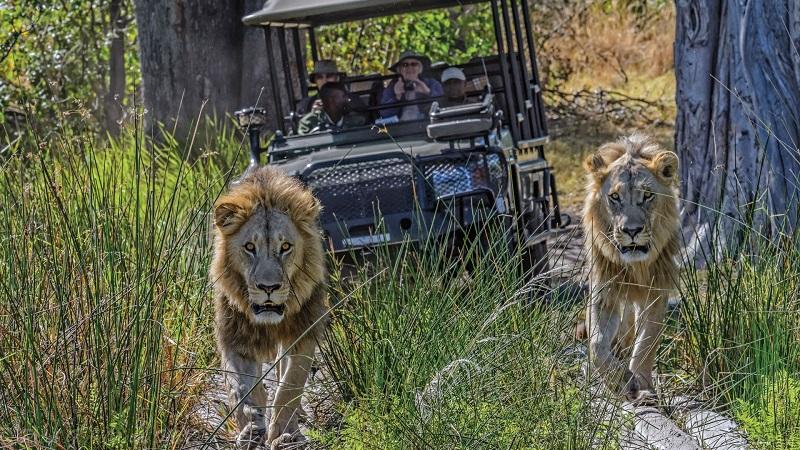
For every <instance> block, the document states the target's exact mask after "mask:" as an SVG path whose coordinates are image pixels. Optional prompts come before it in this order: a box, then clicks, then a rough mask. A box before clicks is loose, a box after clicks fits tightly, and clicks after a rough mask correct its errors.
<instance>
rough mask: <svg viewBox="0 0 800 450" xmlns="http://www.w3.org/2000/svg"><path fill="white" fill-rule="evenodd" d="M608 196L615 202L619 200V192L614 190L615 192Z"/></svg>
mask: <svg viewBox="0 0 800 450" xmlns="http://www.w3.org/2000/svg"><path fill="white" fill-rule="evenodd" d="M608 197H609V198H610V199H611V200H614V201H615V202H618V201H619V194H617V193H616V192H614V193H613V194H611V195H609V196H608Z"/></svg>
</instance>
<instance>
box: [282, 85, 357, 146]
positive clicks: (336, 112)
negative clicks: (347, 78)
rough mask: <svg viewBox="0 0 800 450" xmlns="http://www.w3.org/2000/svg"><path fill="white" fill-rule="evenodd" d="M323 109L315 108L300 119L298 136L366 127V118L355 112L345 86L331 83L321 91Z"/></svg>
mask: <svg viewBox="0 0 800 450" xmlns="http://www.w3.org/2000/svg"><path fill="white" fill-rule="evenodd" d="M319 97H320V101H321V102H322V107H321V108H315V109H313V110H312V111H311V112H310V113H308V114H306V115H305V116H303V118H302V119H300V124H299V125H298V129H297V132H298V134H309V133H315V132H317V131H325V130H341V129H346V128H351V127H357V126H360V125H364V123H365V122H366V120H365V119H364V116H363V115H361V114H359V113H357V112H354V111H353V108H352V100H351V98H350V96H349V95H348V93H347V89H345V87H344V84H342V83H340V82H338V81H329V82H327V83H325V85H324V86H323V87H322V89H320V90H319Z"/></svg>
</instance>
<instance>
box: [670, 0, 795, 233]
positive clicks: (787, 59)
mask: <svg viewBox="0 0 800 450" xmlns="http://www.w3.org/2000/svg"><path fill="white" fill-rule="evenodd" d="M676 4H677V28H676V36H675V76H676V79H677V93H676V101H677V105H678V117H677V120H676V130H675V148H676V151H677V152H678V155H679V157H680V159H681V176H682V179H683V183H682V186H681V197H682V206H683V221H684V225H685V229H686V230H693V231H696V230H698V229H700V228H701V227H704V226H707V228H706V229H707V230H709V231H710V232H711V233H709V234H708V235H707V236H708V237H711V238H712V239H713V240H714V242H715V243H716V244H720V243H723V244H725V245H726V246H728V247H730V246H734V247H735V246H736V245H738V243H740V241H741V239H742V236H743V234H745V233H746V232H747V231H748V230H754V231H756V232H758V233H760V234H763V235H765V236H773V237H774V236H776V235H777V234H778V233H783V232H790V231H792V230H795V229H796V227H797V226H798V218H799V217H798V198H799V197H800V152H799V151H798V145H799V144H800V2H797V1H795V0H774V1H771V0H769V1H768V0H741V1H739V0H728V1H719V0H677V1H676ZM721 219H724V220H721Z"/></svg>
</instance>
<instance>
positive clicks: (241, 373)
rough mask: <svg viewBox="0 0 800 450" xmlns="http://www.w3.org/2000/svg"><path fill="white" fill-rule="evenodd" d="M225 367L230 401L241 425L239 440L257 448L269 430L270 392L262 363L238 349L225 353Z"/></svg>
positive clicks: (241, 444) (237, 440)
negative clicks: (245, 355)
mask: <svg viewBox="0 0 800 450" xmlns="http://www.w3.org/2000/svg"><path fill="white" fill-rule="evenodd" d="M223 369H224V370H225V371H226V373H225V379H226V383H227V385H228V401H229V405H230V407H231V408H233V409H234V417H235V418H236V424H237V425H238V428H239V436H238V437H237V439H236V444H237V446H239V447H244V448H255V447H257V446H258V445H259V444H261V442H263V440H264V435H265V434H266V431H267V426H266V420H265V413H266V407H267V393H266V391H265V390H264V386H263V384H262V383H261V382H260V380H261V364H259V363H258V362H256V361H254V360H252V359H248V358H245V357H243V356H241V355H239V354H238V353H225V354H223Z"/></svg>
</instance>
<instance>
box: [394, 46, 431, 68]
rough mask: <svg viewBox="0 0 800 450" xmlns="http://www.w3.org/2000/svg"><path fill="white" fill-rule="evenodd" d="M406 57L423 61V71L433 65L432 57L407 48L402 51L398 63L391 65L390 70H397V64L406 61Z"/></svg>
mask: <svg viewBox="0 0 800 450" xmlns="http://www.w3.org/2000/svg"><path fill="white" fill-rule="evenodd" d="M406 59H416V60H418V61H419V62H421V63H422V71H423V72H424V71H426V70H428V69H429V68H430V67H431V59H430V58H428V57H427V56H425V55H420V54H419V53H417V52H415V51H413V50H406V51H404V52H403V53H400V58H399V59H398V60H397V62H396V63H394V64H392V65H391V66H389V70H391V71H392V72H397V66H399V65H400V63H401V62H403V61H405V60H406Z"/></svg>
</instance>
